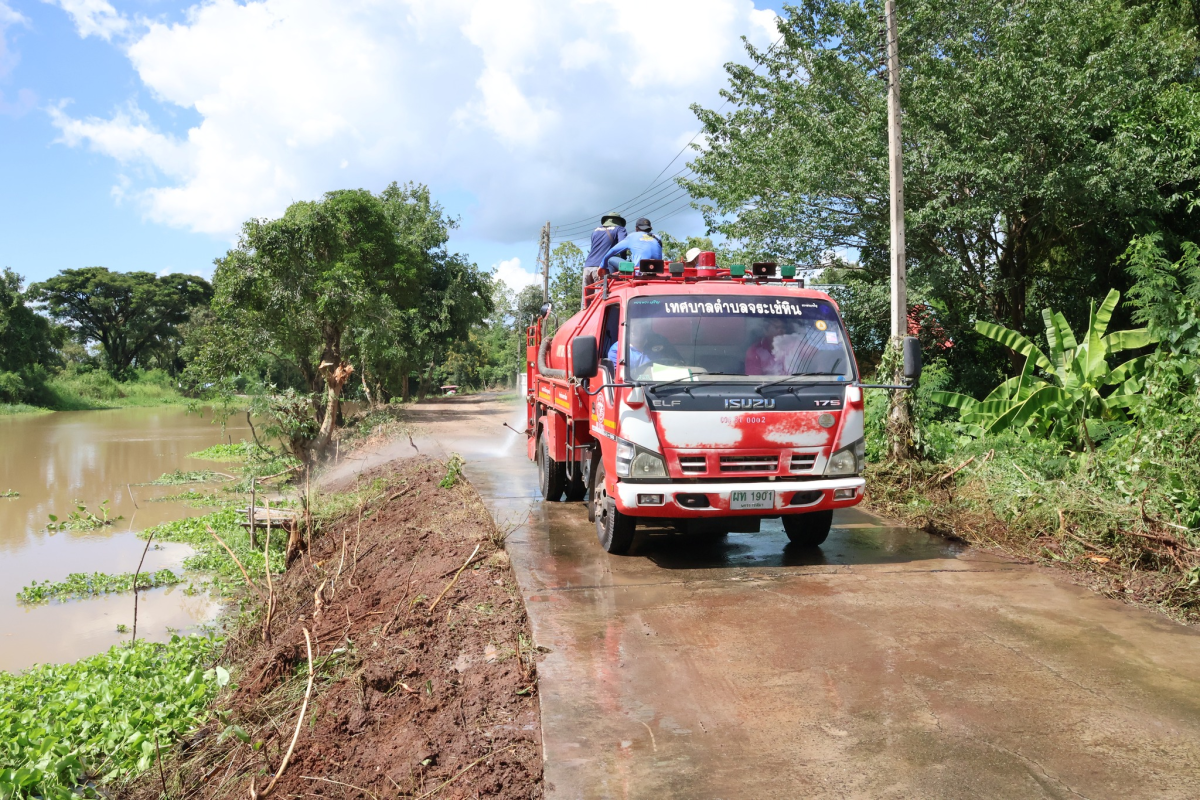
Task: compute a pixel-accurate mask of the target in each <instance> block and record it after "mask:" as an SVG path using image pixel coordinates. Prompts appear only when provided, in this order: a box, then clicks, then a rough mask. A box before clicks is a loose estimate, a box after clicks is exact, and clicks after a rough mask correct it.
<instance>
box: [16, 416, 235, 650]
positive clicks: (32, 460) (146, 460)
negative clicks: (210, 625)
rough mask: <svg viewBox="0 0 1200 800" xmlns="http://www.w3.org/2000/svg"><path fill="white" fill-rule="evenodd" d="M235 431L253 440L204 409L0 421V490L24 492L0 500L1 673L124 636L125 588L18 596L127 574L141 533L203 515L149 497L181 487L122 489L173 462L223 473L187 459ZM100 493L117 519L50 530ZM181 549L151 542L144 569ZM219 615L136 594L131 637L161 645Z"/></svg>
mask: <svg viewBox="0 0 1200 800" xmlns="http://www.w3.org/2000/svg"><path fill="white" fill-rule="evenodd" d="M243 437H245V438H249V432H248V429H247V428H246V426H245V423H244V422H243V423H242V424H240V425H239V424H230V425H229V426H228V428H227V430H226V431H225V433H224V434H222V430H221V426H220V425H217V424H214V423H213V420H212V417H211V415H210V414H209V413H207V412H205V413H204V414H203V416H200V415H197V414H188V413H187V412H186V410H185V409H183V408H182V407H178V406H175V407H159V408H129V409H114V410H110V411H71V412H59V413H55V414H44V415H38V416H26V415H16V416H6V417H0V492H5V491H8V490H14V491H17V492H19V493H20V497H17V498H12V499H0V669H5V670H14V669H21V668H24V667H27V666H30V665H31V664H34V663H37V662H62V661H70V660H73V659H76V658H80V657H82V656H85V655H89V654H91V653H96V652H100V651H102V650H104V649H106V648H108V647H109V646H110V645H112V644H114V643H116V642H118V641H120V640H122V639H124V638H127V636H128V635H127V634H126V635H122V634H118V633H117V631H116V626H117V624H118V623H123V624H126V625H128V624H130V623H131V622H132V615H133V597H132V595H129V594H117V595H107V596H103V597H99V598H93V599H87V600H75V601H69V602H66V603H56V604H51V605H48V606H39V607H33V608H27V607H24V606H21V605H20V604H18V603H17V601H16V593H17V591H18V590H19V589H20V588H21V587H22V586H26V585H28V584H29V583H30V582H32V581H35V580H37V581H42V580H48V579H49V580H60V579H62V578H65V577H66V576H67V574H68V573H71V572H96V571H101V572H132V571H133V570H134V569H135V568H136V567H137V563H138V558H139V557H140V556H141V552H142V546H143V544H144V542H142V541H141V540H140V539H138V538H137V536H136V535H135V533H136V532H137V531H140V530H143V529H145V528H148V527H150V526H152V525H157V524H158V523H160V522H166V521H169V520H173V519H179V518H181V517H185V516H191V515H195V514H199V513H204V512H203V510H197V509H194V508H190V507H188V506H185V505H183V504H180V503H174V502H162V503H154V502H149V500H150V499H151V498H154V497H161V496H163V495H168V494H174V493H177V492H179V491H180V490H181V487H170V486H137V485H132V486H127V485H128V484H138V483H145V482H148V481H152V480H154V479H155V478H158V477H159V476H160V475H162V474H163V473H164V472H173V471H175V470H177V469H179V470H185V471H186V470H202V469H213V468H214V467H215V468H217V469H220V467H219V466H218V465H214V464H213V463H211V462H205V461H198V460H196V459H191V458H188V457H187V455H188V453H192V452H195V451H197V450H202V449H204V448H205V447H209V446H211V445H214V444H218V443H220V442H223V441H229V440H231V439H232V440H233V441H238V440H240V439H242V438H243ZM131 494H132V497H131ZM104 500H108V501H109V502H108V504H109V507H110V508H111V509H112V511H111V514H112V515H114V516H115V515H121V516H123V517H124V519H122V520H120V521H118V522H117V523H116V524H115V525H112V526H109V527H106V528H101V529H98V530H91V531H62V532H58V533H51V532H49V531H47V530H46V523H47V521H48V519H49V516H48V515H50V514H56V515H58V517H59V518H63V517H65V516H66V514H67V513H69V512H70V511H71V510H72V509H73V508H74V506H75V502H76V501H78V502H79V503H81V504H84V505H86V506H88V508H89V509H92V510H94V509H96V508H97V507H99V505H100V503H101V502H102V501H104ZM135 502H136V506H135ZM187 553H188V549H187V548H186V547H183V546H181V545H164V546H162V547H161V548H152V549H151V551H150V552H149V553H148V554H147V556H146V564H145V567H144V569H148V570H156V569H161V568H163V567H177V566H178V565H179V563H180V562H181V561H182V560H183V558H184V557H185V556H186V555H187ZM215 611H216V607H215V605H214V604H213V603H212V602H211V601H209V600H208V599H207V598H206V597H204V596H203V595H199V596H192V597H188V596H187V595H185V594H184V593H183V591H182V589H181V588H176V589H174V590H169V589H161V590H154V591H148V592H143V593H141V600H140V602H139V606H138V635H139V637H141V636H142V633H143V631H144V632H145V635H146V638H149V639H159V640H162V639H165V638H167V637H168V636H169V633H168V631H167V628H168V627H170V628H174V629H188V628H192V627H194V626H195V625H197V624H198V623H201V622H205V621H208V620H211V619H212V618H213V616H214V614H215Z"/></svg>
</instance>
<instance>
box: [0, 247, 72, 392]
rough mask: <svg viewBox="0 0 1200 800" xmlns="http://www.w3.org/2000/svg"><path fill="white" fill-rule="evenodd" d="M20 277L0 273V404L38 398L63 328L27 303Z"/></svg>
mask: <svg viewBox="0 0 1200 800" xmlns="http://www.w3.org/2000/svg"><path fill="white" fill-rule="evenodd" d="M21 284H22V278H21V276H20V275H18V274H17V273H15V272H13V271H12V270H11V269H7V268H6V269H5V270H4V271H3V272H2V273H0V401H3V402H6V403H21V402H30V401H33V402H36V401H38V400H40V399H41V397H40V395H41V392H42V387H43V384H44V383H45V380H46V377H47V373H48V368H49V367H52V366H55V365H57V363H58V355H57V353H56V352H55V351H56V349H57V348H58V347H60V346H61V345H62V340H63V336H62V334H63V329H62V328H59V327H56V326H54V325H52V324H51V322H50V320H48V319H46V318H45V317H43V316H42V315H40V314H38V313H36V312H35V311H34V310H33V309H31V308H30V307H29V306H28V305H27V304H26V296H25V293H24V292H22V291H21Z"/></svg>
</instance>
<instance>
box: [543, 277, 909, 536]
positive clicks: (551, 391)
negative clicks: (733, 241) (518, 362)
mask: <svg viewBox="0 0 1200 800" xmlns="http://www.w3.org/2000/svg"><path fill="white" fill-rule="evenodd" d="M583 306H584V307H583V310H581V311H580V312H579V313H577V314H575V315H574V316H572V317H571V318H570V319H568V320H567V321H566V322H564V323H563V324H562V325H560V326H559V327H558V330H557V331H556V332H555V333H554V335H553V336H547V337H543V336H542V329H543V326H544V325H546V322H547V319H548V318H549V312H550V309H549V307H548V306H546V307H543V309H542V312H541V314H540V315H539V317H538V318H537V319H535V320H534V322H533V324H532V325H531V326H530V327H529V329H528V333H527V340H526V355H527V362H528V367H527V369H528V383H527V387H528V395H527V402H528V412H527V413H528V416H527V420H526V431H525V432H526V435H527V436H528V453H529V457H530V459H531V460H534V461H535V462H536V463H537V465H538V471H539V480H540V486H541V493H542V496H543V497H544V498H545V499H546V500H548V501H558V500H560V499H562V498H563V497H564V496H565V497H566V499H567V500H569V501H579V500H584V499H585V498H586V499H587V501H588V516H589V518H590V519H591V520H593V521H594V522H595V523H596V531H597V535H598V537H599V540H600V544H601V546H603V547H604V549H605V550H607V551H608V552H610V553H616V554H623V553H627V552H629V550H630V547H631V546H632V544H633V541H634V532H635V528H636V527H637V526H638V525H642V526H647V527H657V528H659V529H669V530H673V531H676V532H679V533H682V534H688V535H696V536H701V537H716V536H723V535H725V534H727V533H731V532H756V531H758V529H759V524H760V522H761V521H762V520H763V519H770V518H776V517H779V518H782V521H783V527H784V530H785V531H786V532H787V535H788V538H789V539H790V540H791V542H793V543H794V544H795V545H797V546H801V547H816V546H819V545H820V544H821V543H822V542H824V541H825V538H826V536H828V534H829V528H830V524H831V521H832V517H833V511H834V510H835V509H838V508H845V507H848V506H853V505H855V504H857V503H859V502H861V500H862V494H863V479H862V477H861V473H862V470H863V460H864V459H863V389H864V388H896V389H899V388H908V387H907V386H894V387H883V386H874V385H864V384H863V383H861V381H860V380H859V374H858V368H857V364H856V362H855V359H854V353H853V351H852V349H851V347H850V342H849V340H848V338H847V336H846V327H845V325H844V324H843V322H842V319H841V316H840V314H839V313H838V307H837V304H836V303H835V302H834V301H833V299H832V298H830V297H829V295H827V294H825V293H823V292H819V291H814V290H811V289H806V288H804V283H803V281H801V280H797V279H796V277H795V268H794V267H787V266H784V267H782V268H778V267H777V265H776V264H772V263H759V264H754V265H752V267H751V268H749V269H747V268H746V267H745V266H743V265H736V264H735V265H731V266H729V267H726V268H718V267H717V265H716V258H715V255H714V254H713V253H702V254H701V255H700V256H699V257H698V258H697V259H696V261H695V263H694V264H692V263H678V262H677V263H670V262H663V261H651V260H645V261H642V262H640V263H639V264H638V265H634V264H632V263H629V262H624V263H622V264H621V271H620V272H619V273H615V274H613V275H608V276H605V277H604V278H603V279H602V280H601V281H600V282H598V283H595V284H592V285H591V286H588V287H587V288H586V289H585V296H584V303H583ZM904 362H905V363H904V374H905V377H906V379H908V380H910V381H911V380H915V378H916V377H917V376H918V375H919V373H920V369H921V366H920V350H919V348H918V346H917V341H916V340H915V339H912V338H910V339H907V340H906V341H905V343H904Z"/></svg>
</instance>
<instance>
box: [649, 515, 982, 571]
mask: <svg viewBox="0 0 1200 800" xmlns="http://www.w3.org/2000/svg"><path fill="white" fill-rule="evenodd" d="M852 514H858V515H862V512H854V511H853V509H849V510H846V511H838V512H835V515H834V521H833V530H831V531H830V532H829V538H828V539H826V540H825V543H824V544H823V545H821V546H820V547H817V548H803V547H797V546H796V545H794V544H791V543H790V542H789V541H788V539H787V534H785V533H784V532H783V524H782V523H781V522H780V521H779V520H763V523H762V528H761V531H760V532H759V533H731V534H729V535H728V536H727V537H725V538H724V539H717V540H710V541H704V540H698V539H696V538H695V537H688V536H682V535H679V534H655V535H652V536H647V537H646V538H645V539H644V541H643V543H642V550H641V554H642V555H644V556H646V557H647V558H649V559H650V560H651V561H653V562H654V563H655V564H657V565H658V566H659V567H662V568H664V569H714V568H722V567H751V566H753V567H814V566H824V565H830V566H836V565H857V564H902V563H907V562H910V561H926V560H929V559H940V558H955V557H956V556H957V555H958V554H959V553H961V552H962V551H963V549H964V546H963V545H961V544H958V543H955V542H951V541H949V540H947V539H943V538H942V537H940V536H933V535H931V534H928V533H925V532H923V531H918V530H914V529H912V528H892V527H885V526H883V525H879V524H876V525H873V526H866V525H863V524H862V523H861V522H859V521H858V520H857V519H855V520H854V523H853V524H854V527H841V526H840V525H839V523H849V522H850V520H851V519H854V517H853V516H852ZM862 516H865V515H862Z"/></svg>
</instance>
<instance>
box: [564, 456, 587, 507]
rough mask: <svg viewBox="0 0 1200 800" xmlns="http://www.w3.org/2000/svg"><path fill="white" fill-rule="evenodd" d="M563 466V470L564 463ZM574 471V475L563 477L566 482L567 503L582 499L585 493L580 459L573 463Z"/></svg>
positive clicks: (585, 487)
mask: <svg viewBox="0 0 1200 800" xmlns="http://www.w3.org/2000/svg"><path fill="white" fill-rule="evenodd" d="M563 467H564V472H565V467H566V465H565V464H564V465H563ZM574 472H575V476H574V477H572V478H566V479H565V480H566V484H567V502H569V503H575V502H578V501H580V500H582V499H583V498H584V496H585V495H587V483H586V482H585V481H584V479H583V462H582V461H577V462H576V463H575V470H574Z"/></svg>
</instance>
